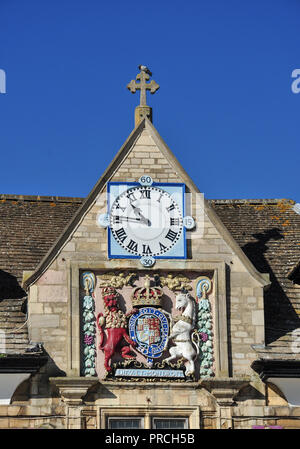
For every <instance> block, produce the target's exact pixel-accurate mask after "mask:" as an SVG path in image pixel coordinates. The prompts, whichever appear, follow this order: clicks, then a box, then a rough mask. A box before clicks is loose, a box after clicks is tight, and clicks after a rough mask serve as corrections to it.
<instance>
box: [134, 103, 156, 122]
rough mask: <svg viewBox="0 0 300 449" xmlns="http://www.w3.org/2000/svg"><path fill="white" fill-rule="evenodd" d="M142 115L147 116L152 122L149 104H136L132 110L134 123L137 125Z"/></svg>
mask: <svg viewBox="0 0 300 449" xmlns="http://www.w3.org/2000/svg"><path fill="white" fill-rule="evenodd" d="M144 117H148V119H149V120H150V122H151V123H152V108H150V106H137V107H136V108H135V111H134V124H135V127H137V126H138V125H139V124H140V123H141V121H142V120H143V118H144Z"/></svg>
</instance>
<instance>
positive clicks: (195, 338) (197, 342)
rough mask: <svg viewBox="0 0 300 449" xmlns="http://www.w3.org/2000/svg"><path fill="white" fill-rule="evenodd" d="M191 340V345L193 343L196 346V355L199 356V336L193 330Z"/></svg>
mask: <svg viewBox="0 0 300 449" xmlns="http://www.w3.org/2000/svg"><path fill="white" fill-rule="evenodd" d="M191 340H192V343H194V345H195V346H196V351H197V355H199V343H200V335H199V333H198V331H196V329H194V330H193V332H192V338H191Z"/></svg>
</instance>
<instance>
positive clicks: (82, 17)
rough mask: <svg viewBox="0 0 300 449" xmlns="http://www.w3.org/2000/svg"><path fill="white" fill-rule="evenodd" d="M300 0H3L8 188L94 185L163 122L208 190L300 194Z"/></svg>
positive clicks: (0, 26) (33, 190) (236, 194)
mask: <svg viewBox="0 0 300 449" xmlns="http://www.w3.org/2000/svg"><path fill="white" fill-rule="evenodd" d="M299 30H300V1H298V0H285V1H284V0H252V1H247V2H246V1H241V0H228V1H224V0H186V1H185V2H183V1H182V0H181V1H178V0H172V1H171V0H164V1H157V0H152V1H151V2H136V1H134V2H133V1H131V0H126V1H124V0H123V1H119V0H115V1H110V2H108V1H105V2H104V1H101V0H51V1H50V0H44V1H40V0H35V1H34V0H26V2H25V1H24V0H0V35H1V48H0V69H3V70H5V72H6V76H7V93H6V94H0V129H1V132H0V148H1V165H0V193H11V194H33V195H35V194H39V195H59V196H85V195H87V194H88V193H89V191H90V190H91V189H92V187H93V185H94V184H95V183H96V181H97V179H98V178H99V177H100V176H101V174H102V173H103V171H104V170H105V168H106V167H107V165H108V164H109V163H110V161H111V160H112V158H113V157H114V155H115V154H116V152H117V151H118V150H119V148H120V147H121V145H122V144H123V142H124V141H125V140H126V138H127V136H128V135H129V134H130V132H131V131H132V129H133V126H134V108H135V106H136V105H137V104H138V102H139V96H138V95H137V94H135V95H132V94H131V93H130V92H129V91H128V90H127V89H126V84H127V83H128V82H129V81H130V80H131V79H133V78H135V76H136V74H137V72H138V70H137V66H138V65H139V64H146V65H147V66H149V67H150V69H151V70H152V72H153V78H154V79H155V81H157V82H158V83H159V84H160V89H159V91H158V92H157V93H156V94H155V95H153V96H149V98H148V103H149V104H150V105H151V106H152V107H153V114H154V117H153V122H154V125H155V126H156V128H157V130H158V131H159V133H160V134H161V136H162V137H163V138H164V140H165V141H166V142H167V143H168V145H169V147H170V148H171V150H172V151H173V152H174V154H175V155H176V157H177V158H178V159H179V161H180V162H181V164H182V165H183V166H184V168H185V169H186V171H187V172H188V173H189V175H190V176H191V177H192V179H193V180H194V181H195V182H196V184H197V185H198V187H199V188H200V190H201V191H202V192H204V194H205V196H206V197H207V198H292V199H294V200H296V201H300V192H299V171H300V163H299V162H300V156H299V153H300V152H299V147H300V126H299V124H300V93H299V94H294V93H292V90H291V83H292V81H293V80H292V78H291V73H292V71H293V70H294V69H297V68H300V33H299Z"/></svg>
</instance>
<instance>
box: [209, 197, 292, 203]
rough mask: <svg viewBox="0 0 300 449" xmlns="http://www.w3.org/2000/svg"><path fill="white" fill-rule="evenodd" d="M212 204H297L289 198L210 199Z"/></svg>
mask: <svg viewBox="0 0 300 449" xmlns="http://www.w3.org/2000/svg"><path fill="white" fill-rule="evenodd" d="M207 201H208V202H210V203H215V204H277V203H289V204H295V201H294V200H291V199H287V198H265V199H264V198H256V199H248V198H245V199H223V200H222V199H208V200H207Z"/></svg>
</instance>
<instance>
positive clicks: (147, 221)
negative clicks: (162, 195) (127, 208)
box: [131, 203, 151, 226]
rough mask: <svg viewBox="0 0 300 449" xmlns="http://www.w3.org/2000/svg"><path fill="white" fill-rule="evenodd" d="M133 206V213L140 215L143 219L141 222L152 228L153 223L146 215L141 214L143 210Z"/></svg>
mask: <svg viewBox="0 0 300 449" xmlns="http://www.w3.org/2000/svg"><path fill="white" fill-rule="evenodd" d="M131 206H132V208H133V212H134V213H135V215H138V216H139V217H140V219H141V222H142V223H144V224H146V225H147V226H151V221H150V220H148V218H145V217H144V215H143V214H142V213H141V209H140V208H139V207H136V206H134V205H133V204H132V203H131Z"/></svg>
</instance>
